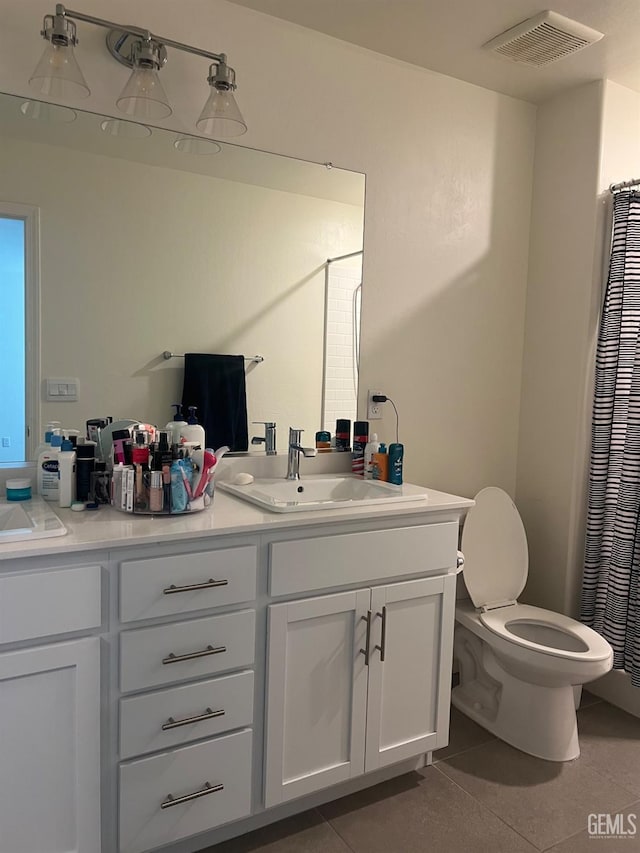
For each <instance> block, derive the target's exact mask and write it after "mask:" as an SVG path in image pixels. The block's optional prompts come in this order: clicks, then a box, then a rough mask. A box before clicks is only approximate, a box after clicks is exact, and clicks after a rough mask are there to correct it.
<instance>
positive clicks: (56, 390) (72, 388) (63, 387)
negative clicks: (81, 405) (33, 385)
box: [44, 376, 80, 403]
mask: <svg viewBox="0 0 640 853" xmlns="http://www.w3.org/2000/svg"><path fill="white" fill-rule="evenodd" d="M44 389H45V394H44V398H45V400H47V402H50V403H76V402H77V401H78V397H79V396H80V380H79V379H77V378H76V377H73V376H72V377H66V378H64V377H63V378H61V379H45V386H44Z"/></svg>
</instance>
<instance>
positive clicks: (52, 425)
mask: <svg viewBox="0 0 640 853" xmlns="http://www.w3.org/2000/svg"><path fill="white" fill-rule="evenodd" d="M56 429H57V430H58V431H59V430H60V421H49V423H48V424H47V425H46V427H45V430H44V439H43V441H42V442H41V443H40V444H39V445H38V446H37V447H36V451H35V453H34V455H33V458H34V459H35V461H36V462H37V461H38V459H39V458H40V454H41V453H44V451H45V450H49V448H50V447H51V436H52V435H53V433H54V430H56Z"/></svg>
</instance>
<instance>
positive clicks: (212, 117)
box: [29, 3, 247, 138]
mask: <svg viewBox="0 0 640 853" xmlns="http://www.w3.org/2000/svg"><path fill="white" fill-rule="evenodd" d="M75 20H78V21H84V22H85V23H88V24H94V25H95V26H98V27H104V28H106V29H107V30H109V32H108V34H107V39H106V41H107V48H108V49H109V52H110V54H111V55H112V56H113V57H114V59H117V60H118V62H120V63H122V64H123V65H126V66H128V67H129V68H131V69H132V71H131V76H130V77H129V80H128V81H127V84H126V85H125V87H124V89H123V90H122V92H121V94H120V96H119V97H118V99H117V101H116V105H117V107H118V109H119V110H121V112H123V113H124V114H125V115H126V116H127V117H128V118H129V119H132V120H134V121H135V120H136V119H141V120H143V121H157V120H159V119H163V118H167V117H168V116H170V115H171V112H172V109H171V105H170V104H169V99H168V98H167V95H166V93H165V91H164V87H163V86H162V83H161V82H160V77H159V74H158V72H159V71H160V70H161V69H162V67H163V66H164V65H165V64H166V62H167V47H173V48H176V49H177V50H182V51H184V52H186V53H192V54H195V55H196V56H202V57H204V58H205V59H208V60H210V62H211V64H210V66H209V75H208V77H207V82H208V83H209V86H210V87H211V92H210V94H209V97H208V98H207V102H206V103H205V105H204V108H203V110H202V113H201V114H200V117H199V118H198V120H197V122H196V127H197V128H198V130H199V131H200V132H201V133H203V134H205V135H206V136H213V137H215V138H218V137H226V136H240V135H241V134H243V133H245V132H246V130H247V125H246V123H245V121H244V119H243V117H242V114H241V112H240V110H239V108H238V105H237V103H236V99H235V96H234V94H233V93H234V92H235V90H236V88H237V87H236V73H235V71H234V70H233V68H231V67H230V66H229V65H227V57H226V54H224V53H211V52H209V51H206V50H202V49H201V48H199V47H193V46H192V45H188V44H183V43H182V42H178V41H174V40H173V39H168V38H164V37H163V36H157V35H154V34H153V33H152V32H150V31H149V30H145V29H143V28H141V27H133V26H129V25H123V24H115V23H113V22H112V21H106V20H104V19H103V18H96V17H94V16H93V15H86V14H85V13H84V12H76V11H73V10H72V9H66V8H65V7H64V6H63V5H62V3H58V4H56V11H55V14H54V15H45V17H44V24H43V28H42V30H41V33H40V34H41V35H42V37H43V38H44V39H45V41H47V42H48V44H47V47H46V48H45V51H44V54H43V55H42V58H41V59H40V62H39V63H38V65H37V67H36V70H35V71H34V72H33V74H32V76H31V77H30V79H29V84H30V85H31V86H32V87H33V88H34V89H35V90H36V91H37V92H39V93H40V94H41V95H49V96H52V97H54V98H63V99H64V98H77V97H87V96H88V95H89V94H90V89H89V87H88V86H87V83H86V81H85V79H84V76H83V74H82V71H81V70H80V66H79V65H78V61H77V59H76V57H75V54H74V48H75V46H76V45H77V43H78V38H77V35H76V24H75Z"/></svg>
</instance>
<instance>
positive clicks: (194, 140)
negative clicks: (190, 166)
mask: <svg viewBox="0 0 640 853" xmlns="http://www.w3.org/2000/svg"><path fill="white" fill-rule="evenodd" d="M173 147H174V148H175V149H177V150H178V151H181V152H182V153H183V154H217V153H218V152H219V151H222V148H220V146H219V145H218V143H217V142H214V141H213V139H202V138H201V137H200V136H179V137H178V138H177V139H176V141H175V142H174V143H173Z"/></svg>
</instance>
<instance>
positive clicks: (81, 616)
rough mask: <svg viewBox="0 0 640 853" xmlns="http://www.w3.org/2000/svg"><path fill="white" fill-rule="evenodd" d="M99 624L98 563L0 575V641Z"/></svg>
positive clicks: (44, 635) (56, 632) (29, 637)
mask: <svg viewBox="0 0 640 853" xmlns="http://www.w3.org/2000/svg"><path fill="white" fill-rule="evenodd" d="M101 624H102V614H101V608H100V566H76V567H73V568H68V569H55V570H53V571H44V572H21V573H20V574H15V575H2V576H0V643H17V642H19V641H20V640H31V639H33V638H34V637H48V636H51V635H52V634H66V633H70V632H72V631H87V630H89V629H91V628H99V627H100V625H101Z"/></svg>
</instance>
